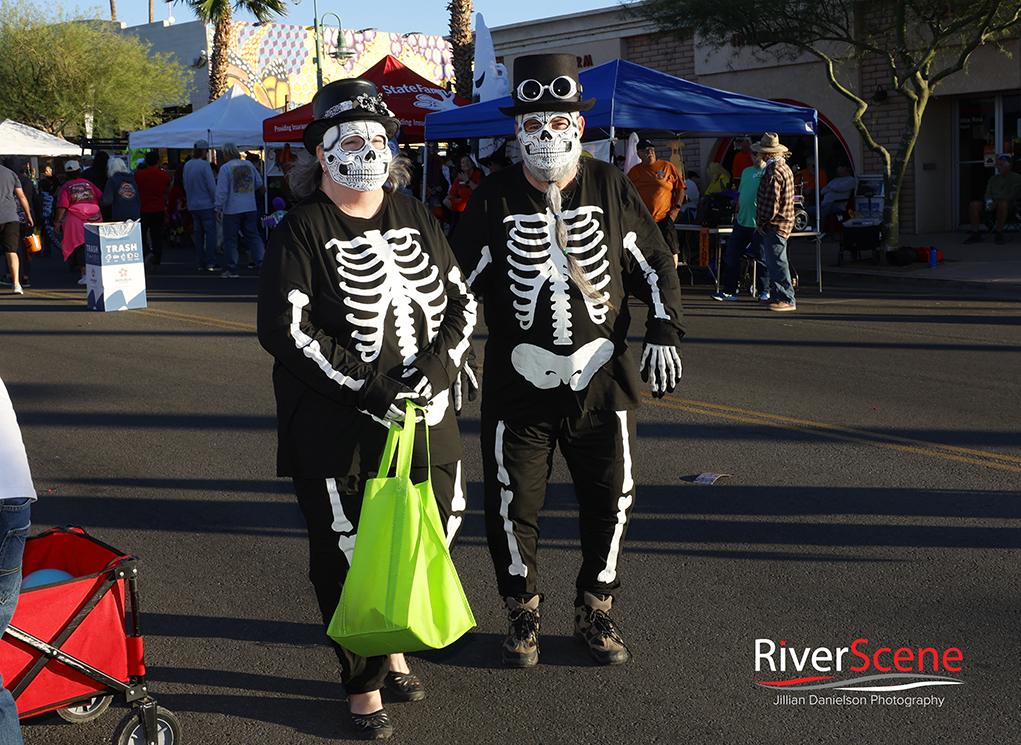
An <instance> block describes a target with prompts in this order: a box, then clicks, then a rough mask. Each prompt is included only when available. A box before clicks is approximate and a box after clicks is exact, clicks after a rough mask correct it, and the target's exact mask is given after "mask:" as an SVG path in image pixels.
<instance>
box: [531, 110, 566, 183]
mask: <svg viewBox="0 0 1021 745" xmlns="http://www.w3.org/2000/svg"><path fill="white" fill-rule="evenodd" d="M517 122H518V143H519V144H520V145H521V157H522V159H523V160H524V161H525V165H526V166H528V170H529V171H531V172H532V175H534V176H535V177H536V178H538V179H539V180H541V181H549V182H553V181H560V180H561V179H564V178H566V177H567V176H568V175H569V174H570V173H571V171H573V170H574V167H575V166H576V165H578V161H579V159H580V158H581V127H579V126H578V114H577V113H574V112H572V113H564V112H558V111H535V112H532V113H530V114H518V116H517Z"/></svg>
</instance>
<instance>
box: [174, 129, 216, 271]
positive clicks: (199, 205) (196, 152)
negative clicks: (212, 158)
mask: <svg viewBox="0 0 1021 745" xmlns="http://www.w3.org/2000/svg"><path fill="white" fill-rule="evenodd" d="M182 178H183V180H184V193H185V195H186V196H187V198H188V209H189V210H190V211H191V219H192V229H193V231H194V232H193V233H192V240H193V241H194V243H195V259H196V263H195V267H196V269H197V270H198V271H200V272H219V271H223V267H221V266H220V265H219V264H218V263H216V213H215V210H214V206H215V203H216V177H215V176H214V175H213V167H212V166H211V165H210V164H209V142H207V141H206V140H198V141H196V142H195V148H194V149H193V150H192V151H191V158H189V159H188V161H187V162H186V163H185V164H184V171H183V174H182Z"/></svg>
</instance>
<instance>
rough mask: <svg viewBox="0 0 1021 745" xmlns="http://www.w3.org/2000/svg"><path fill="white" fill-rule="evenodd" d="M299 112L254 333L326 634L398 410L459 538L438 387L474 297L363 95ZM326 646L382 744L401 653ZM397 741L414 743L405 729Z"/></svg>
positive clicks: (393, 125) (410, 678)
mask: <svg viewBox="0 0 1021 745" xmlns="http://www.w3.org/2000/svg"><path fill="white" fill-rule="evenodd" d="M312 111H313V116H314V119H313V121H312V123H311V124H309V125H308V127H306V129H305V133H304V143H305V147H306V149H307V150H308V151H309V153H311V154H312V155H313V156H314V158H315V159H314V160H312V161H310V162H309V163H307V164H304V163H303V164H300V165H295V166H294V167H293V168H292V169H291V170H290V172H289V176H288V177H289V179H290V183H291V189H292V192H293V193H294V195H295V197H296V198H299V199H301V200H302V201H301V202H299V204H297V205H296V206H295V207H294V208H293V209H292V210H291V211H290V212H288V213H287V215H286V217H285V218H284V220H283V222H282V223H281V224H280V225H278V226H277V227H276V228H274V229H273V232H272V233H271V234H270V238H269V247H268V249H267V251H266V267H265V270H264V271H263V272H262V273H261V275H260V277H259V306H258V333H259V342H260V343H261V344H262V346H263V348H264V349H265V350H266V351H267V352H269V353H270V354H271V355H272V356H273V358H274V363H273V388H274V392H275V393H276V401H277V420H278V449H277V474H278V475H280V476H286V477H290V478H291V479H292V481H293V484H294V491H295V496H296V498H297V500H298V505H299V506H300V508H301V511H302V514H303V515H304V516H305V522H306V525H307V528H308V545H309V579H310V580H311V581H312V585H313V587H314V588H315V593H316V598H317V600H318V604H319V610H320V612H321V614H322V619H323V624H324V625H325V626H329V624H330V621H331V619H332V618H333V615H334V612H335V611H336V609H337V604H338V603H339V601H340V596H341V592H342V590H343V586H344V581H345V579H346V577H347V573H348V568H349V566H350V562H351V557H352V555H353V550H354V545H355V539H356V535H357V530H358V521H359V515H360V514H361V509H362V496H363V493H364V488H365V482H366V480H367V479H369V478H372V477H375V476H376V473H375V472H376V471H377V470H378V468H379V462H380V457H381V455H382V452H383V447H384V445H385V443H386V439H387V434H388V431H389V429H390V428H391V426H399V425H400V424H402V423H403V422H404V417H405V406H406V402H407V401H409V400H411V401H414V402H417V403H420V404H422V405H423V406H424V407H425V411H424V417H425V421H426V422H427V423H428V425H429V430H428V434H427V433H426V432H424V431H423V430H424V429H425V428H424V427H420V428H419V429H418V431H417V433H416V446H415V452H414V455H413V457H412V463H411V477H412V479H413V480H414V482H415V483H421V482H422V481H425V480H426V479H427V478H428V479H430V480H431V483H432V486H433V491H434V493H435V496H436V506H437V508H438V509H439V512H440V515H441V518H442V520H443V524H444V526H445V529H446V537H447V543H448V545H453V543H454V541H455V540H456V538H457V534H458V533H459V532H460V526H461V521H462V516H463V513H464V509H465V502H464V490H463V489H464V486H463V484H464V477H463V475H462V469H461V457H462V450H461V439H460V435H459V433H458V428H457V419H456V418H455V416H454V413H455V411H454V410H455V406H456V403H455V402H454V401H452V395H451V387H452V384H453V383H454V382H455V381H456V380H457V379H458V376H459V373H460V369H461V368H462V366H463V365H464V363H465V359H466V356H467V353H468V349H469V348H470V346H471V334H472V330H473V329H474V328H475V320H476V313H477V303H476V301H475V298H474V296H473V295H472V294H471V292H470V291H469V290H468V286H467V283H466V282H465V279H464V277H463V275H462V274H461V270H460V268H459V267H458V265H457V262H456V261H455V259H454V256H453V254H452V253H451V251H450V247H449V245H447V241H446V239H445V238H444V236H443V232H442V230H441V228H440V224H439V223H438V222H437V221H436V220H435V219H434V218H433V216H432V214H431V213H430V212H429V211H428V208H427V207H426V206H425V205H424V204H422V203H421V202H420V201H418V200H417V199H415V198H413V197H408V196H406V195H404V194H401V193H399V191H398V189H399V186H400V185H401V183H403V182H405V181H406V179H407V178H409V177H410V166H409V164H408V163H407V161H406V160H405V159H404V158H401V157H400V156H397V157H394V156H393V154H392V152H391V150H390V149H389V148H388V146H387V143H388V141H389V140H390V139H391V138H393V137H395V136H396V134H397V130H398V126H399V123H398V121H397V119H396V118H394V116H393V114H392V113H391V112H390V110H389V109H388V108H387V107H386V104H385V103H384V102H383V98H382V96H379V95H377V93H376V86H375V85H373V84H372V83H371V82H369V81H368V80H362V79H359V78H351V79H345V80H335V81H334V82H332V83H330V84H328V85H326V86H324V87H323V88H322V90H320V91H319V92H318V93H317V94H316V96H315V98H313V99H312ZM232 162H233V161H232ZM224 225H225V226H226V220H225V221H224ZM374 276H385V277H386V278H387V279H386V281H385V282H382V283H380V282H377V281H376V280H375V279H373V277H374ZM352 309H354V310H352ZM395 311H396V312H395ZM427 437H428V447H427V445H426V443H427V440H426V438H427ZM383 475H385V474H383ZM331 644H332V647H333V650H334V652H335V653H336V655H337V659H338V661H339V663H340V678H341V683H342V684H343V686H344V689H345V690H346V691H347V703H348V708H349V710H350V715H351V723H352V726H353V727H354V728H355V730H356V732H357V733H358V735H359V736H360V737H363V738H365V739H370V740H378V739H384V738H387V737H389V736H390V735H391V734H392V732H393V726H392V724H391V722H390V717H389V714H388V713H387V712H386V711H385V710H384V709H383V700H382V697H381V695H380V689H382V688H386V689H387V691H388V692H389V693H390V695H391V696H393V697H395V698H396V699H397V700H399V701H418V700H420V699H423V698H425V695H426V692H425V688H424V686H423V685H422V682H421V681H420V680H419V678H418V677H417V676H415V675H413V674H412V673H411V670H410V669H409V667H408V663H407V660H406V659H405V657H404V655H403V654H391V655H379V656H373V657H362V656H359V655H357V654H355V653H354V652H352V651H350V650H348V649H346V648H344V647H342V646H340V645H339V644H337V643H336V642H332V641H331ZM406 741H407V742H415V741H419V740H417V739H416V738H415V737H414V734H413V733H410V734H409V737H408V739H407V740H406Z"/></svg>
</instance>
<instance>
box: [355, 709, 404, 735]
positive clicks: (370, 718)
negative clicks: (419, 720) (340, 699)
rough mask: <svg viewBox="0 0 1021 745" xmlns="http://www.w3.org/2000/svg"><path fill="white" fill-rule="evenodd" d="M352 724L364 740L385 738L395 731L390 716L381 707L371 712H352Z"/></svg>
mask: <svg viewBox="0 0 1021 745" xmlns="http://www.w3.org/2000/svg"><path fill="white" fill-rule="evenodd" d="M351 724H352V725H354V728H355V732H357V733H358V736H359V737H361V738H362V739H363V740H385V739H386V738H388V737H389V736H390V735H392V734H393V733H394V728H393V725H391V724H390V717H389V716H388V715H387V713H386V712H385V711H383V710H382V709H380V710H379V711H374V712H372V713H371V714H355V713H353V712H352V714H351Z"/></svg>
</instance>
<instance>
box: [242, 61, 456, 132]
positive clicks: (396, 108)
mask: <svg viewBox="0 0 1021 745" xmlns="http://www.w3.org/2000/svg"><path fill="white" fill-rule="evenodd" d="M359 77H360V78H363V79H365V80H371V81H372V82H373V83H375V84H376V88H377V89H378V90H379V92H380V93H381V94H382V95H383V99H384V100H385V101H386V105H387V106H389V107H390V110H391V111H393V113H394V115H395V116H396V117H397V118H398V119H400V122H401V133H402V139H403V140H405V141H407V142H424V141H425V115H426V114H428V113H430V112H433V111H444V110H446V109H453V108H457V107H458V106H465V105H467V104H469V103H471V101H468V100H467V99H465V98H462V97H461V96H458V95H456V94H455V93H453V92H451V91H448V90H445V89H444V88H443V87H442V86H440V85H438V84H437V83H434V82H432V81H431V80H429V79H427V78H424V77H422V76H421V75H419V74H418V73H417V72H415V71H414V70H411V69H410V68H408V67H406V66H405V65H404V63H402V62H401V61H400V60H399V59H397V58H396V57H393V56H391V55H389V54H388V55H387V56H385V57H384V58H383V59H381V60H380V61H379V62H377V63H376V64H375V65H373V66H372V67H370V68H369V69H368V70H366V71H365V72H364V73H362V74H361V75H359ZM311 121H312V104H310V103H308V104H305V105H304V106H299V107H298V108H296V109H294V110H293V111H287V112H284V113H283V114H280V115H278V116H274V117H271V118H269V119H266V120H265V121H263V123H262V135H263V139H264V141H265V142H301V137H302V134H303V133H304V131H305V127H307V126H308V125H309V123H310V122H311Z"/></svg>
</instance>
